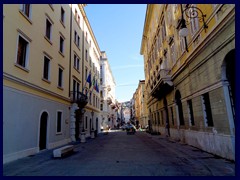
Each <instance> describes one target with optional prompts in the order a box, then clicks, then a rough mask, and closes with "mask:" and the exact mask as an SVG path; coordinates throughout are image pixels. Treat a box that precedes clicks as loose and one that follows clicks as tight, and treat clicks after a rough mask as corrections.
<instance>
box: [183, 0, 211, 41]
mask: <svg viewBox="0 0 240 180" xmlns="http://www.w3.org/2000/svg"><path fill="white" fill-rule="evenodd" d="M181 12H182V19H181V22H180V23H181V27H180V30H179V36H182V37H186V36H187V35H188V29H187V26H186V20H185V19H184V17H183V14H184V13H185V15H186V17H188V18H189V19H194V18H198V19H199V21H200V22H203V28H204V30H205V32H206V29H207V28H208V26H207V24H206V22H205V20H204V18H205V17H206V14H203V12H202V10H201V9H199V8H198V7H194V6H187V7H186V8H185V9H184V10H183V7H182V4H181Z"/></svg>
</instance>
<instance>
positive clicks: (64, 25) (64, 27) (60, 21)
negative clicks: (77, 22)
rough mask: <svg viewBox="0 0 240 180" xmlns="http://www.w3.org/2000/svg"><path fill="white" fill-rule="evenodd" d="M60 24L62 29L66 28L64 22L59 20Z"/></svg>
mask: <svg viewBox="0 0 240 180" xmlns="http://www.w3.org/2000/svg"><path fill="white" fill-rule="evenodd" d="M60 23H61V24H62V25H63V27H64V28H66V27H65V25H64V22H63V21H62V20H61V19H60Z"/></svg>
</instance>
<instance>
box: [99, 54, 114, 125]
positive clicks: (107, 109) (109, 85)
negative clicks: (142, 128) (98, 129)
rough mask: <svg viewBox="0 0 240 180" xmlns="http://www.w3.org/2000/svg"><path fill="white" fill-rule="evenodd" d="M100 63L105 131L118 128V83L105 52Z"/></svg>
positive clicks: (101, 106)
mask: <svg viewBox="0 0 240 180" xmlns="http://www.w3.org/2000/svg"><path fill="white" fill-rule="evenodd" d="M100 61H101V62H100V64H101V65H100V98H101V104H100V109H101V111H102V122H101V126H102V128H103V129H105V128H107V127H114V126H117V111H116V107H117V106H116V100H115V88H116V83H115V80H114V77H113V74H112V71H111V68H110V65H109V63H108V58H107V55H106V52H105V51H102V52H101V58H100Z"/></svg>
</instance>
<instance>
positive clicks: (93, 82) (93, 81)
mask: <svg viewBox="0 0 240 180" xmlns="http://www.w3.org/2000/svg"><path fill="white" fill-rule="evenodd" d="M95 82H96V81H95V76H94V77H93V80H92V85H93V88H94V89H95Z"/></svg>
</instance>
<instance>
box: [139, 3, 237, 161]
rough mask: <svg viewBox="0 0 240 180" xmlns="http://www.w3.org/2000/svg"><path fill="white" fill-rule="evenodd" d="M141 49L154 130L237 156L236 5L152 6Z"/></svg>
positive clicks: (149, 9) (206, 149)
mask: <svg viewBox="0 0 240 180" xmlns="http://www.w3.org/2000/svg"><path fill="white" fill-rule="evenodd" d="M140 51H141V54H142V55H143V56H144V70H145V81H146V82H145V85H146V91H147V94H148V95H147V107H148V114H149V121H150V128H151V131H152V132H154V131H155V132H160V133H161V134H164V135H166V136H170V137H171V138H173V139H177V140H181V141H182V142H184V143H187V144H189V145H192V146H195V147H198V148H200V149H203V150H204V151H208V152H210V153H214V154H217V155H219V156H222V157H224V158H228V159H231V160H235V120H234V119H235V113H234V99H235V98H234V96H235V91H234V88H235V83H234V79H235V72H234V67H235V65H234V64H235V6H234V5H233V4H225V5H224V4H151V5H148V6H147V11H146V17H145V24H144V31H143V37H142V45H141V50H140Z"/></svg>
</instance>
